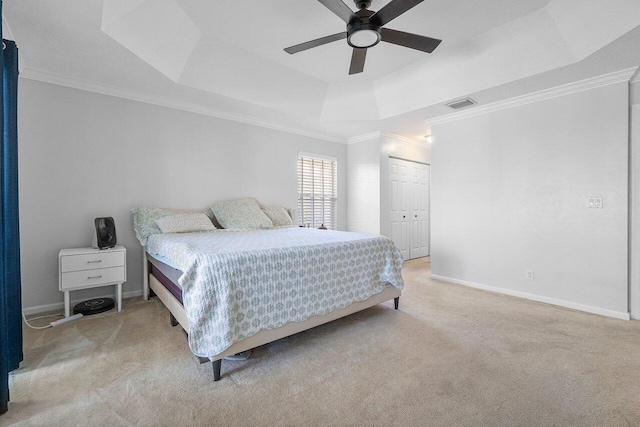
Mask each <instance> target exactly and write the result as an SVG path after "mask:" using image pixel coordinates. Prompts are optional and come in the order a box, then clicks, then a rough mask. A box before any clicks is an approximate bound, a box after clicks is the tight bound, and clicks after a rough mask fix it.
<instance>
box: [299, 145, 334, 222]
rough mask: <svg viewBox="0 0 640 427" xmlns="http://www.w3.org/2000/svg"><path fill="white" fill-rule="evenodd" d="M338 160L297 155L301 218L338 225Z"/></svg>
mask: <svg viewBox="0 0 640 427" xmlns="http://www.w3.org/2000/svg"><path fill="white" fill-rule="evenodd" d="M337 166H338V164H337V162H336V160H330V159H321V158H315V157H309V156H306V155H302V154H301V155H298V212H299V213H298V222H299V225H301V226H307V225H308V226H309V227H313V228H318V227H320V226H321V225H323V224H324V226H325V227H327V228H328V229H330V230H335V229H336V226H337V224H336V205H337V203H338V195H337V176H338V172H337Z"/></svg>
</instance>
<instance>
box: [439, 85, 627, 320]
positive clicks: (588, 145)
mask: <svg viewBox="0 0 640 427" xmlns="http://www.w3.org/2000/svg"><path fill="white" fill-rule="evenodd" d="M628 106H629V91H628V83H626V82H622V83H616V84H611V85H608V86H604V87H598V88H595V89H590V90H585V91H582V92H578V93H573V94H570V95H565V96H561V97H556V98H552V99H548V100H545V101H540V102H536V103H532V104H528V105H523V106H519V107H514V108H510V109H506V110H501V111H497V112H492V113H487V114H485V115H481V116H474V117H469V118H463V119H461V120H458V121H455V122H450V123H444V124H440V125H436V126H434V127H433V128H432V134H433V138H434V143H433V147H432V152H433V162H432V169H431V176H432V205H431V206H432V216H431V218H432V236H431V237H432V240H431V242H432V246H431V248H432V256H431V263H432V264H431V265H432V274H433V275H434V276H435V277H442V278H446V279H448V280H452V281H455V282H458V283H463V284H467V285H471V286H478V287H484V288H488V289H494V290H498V291H502V292H506V293H511V294H515V295H519V296H525V297H532V298H534V299H538V300H542V301H547V302H551V303H556V304H560V305H566V306H570V307H574V308H579V309H583V310H587V311H593V312H598V313H602V314H608V315H613V316H617V317H624V316H625V315H626V313H627V312H628V286H627V265H628V263H627V244H628V224H627V222H628V219H627V213H628V209H627V204H628V197H627V192H628V185H627V184H628V183H627V179H628V175H627V174H628V160H629V157H628V125H629V120H628V116H629V115H628ZM588 196H603V197H604V208H603V209H589V208H587V197H588ZM527 269H531V270H534V272H535V273H534V280H532V281H531V280H526V279H525V270H527Z"/></svg>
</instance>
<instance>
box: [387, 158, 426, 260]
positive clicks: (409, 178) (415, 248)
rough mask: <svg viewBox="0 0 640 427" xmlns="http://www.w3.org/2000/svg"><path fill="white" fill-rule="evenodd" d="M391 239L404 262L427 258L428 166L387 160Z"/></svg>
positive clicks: (393, 159) (405, 161)
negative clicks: (398, 249)
mask: <svg viewBox="0 0 640 427" xmlns="http://www.w3.org/2000/svg"><path fill="white" fill-rule="evenodd" d="M389 179H390V184H391V215H390V219H391V239H392V240H393V241H394V243H395V244H396V245H397V246H398V248H400V252H402V258H403V259H405V260H406V259H413V258H420V257H425V256H428V255H429V230H430V228H429V190H430V186H429V179H430V166H429V165H427V164H423V163H416V162H410V161H408V160H402V159H396V158H393V157H390V158H389Z"/></svg>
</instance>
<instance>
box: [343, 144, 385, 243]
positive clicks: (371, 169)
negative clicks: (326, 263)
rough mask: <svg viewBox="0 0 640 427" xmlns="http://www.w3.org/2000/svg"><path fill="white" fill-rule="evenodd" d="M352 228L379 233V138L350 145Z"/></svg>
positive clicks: (350, 227)
mask: <svg viewBox="0 0 640 427" xmlns="http://www.w3.org/2000/svg"><path fill="white" fill-rule="evenodd" d="M347 153H348V163H349V168H348V169H349V171H348V173H349V178H348V182H349V189H348V203H349V204H348V206H349V217H348V227H349V231H356V232H360V233H374V234H379V233H380V138H379V137H374V138H373V139H371V140H368V141H362V142H358V143H356V144H349V145H348V148H347Z"/></svg>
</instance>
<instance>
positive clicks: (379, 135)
mask: <svg viewBox="0 0 640 427" xmlns="http://www.w3.org/2000/svg"><path fill="white" fill-rule="evenodd" d="M382 138H388V139H395V140H396V141H400V142H404V143H406V144H411V145H416V146H418V147H421V148H426V149H429V144H427V143H426V141H425V142H422V141H417V140H415V139H413V138H408V137H406V136H402V135H398V134H395V133H390V132H382V131H375V132H369V133H365V134H362V135H357V136H352V137H351V138H349V139H347V144H357V143H359V142H364V141H371V140H373V139H382Z"/></svg>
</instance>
